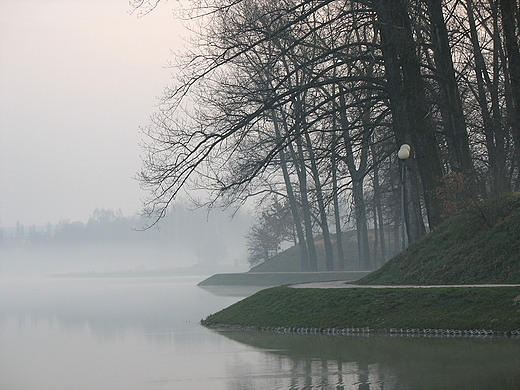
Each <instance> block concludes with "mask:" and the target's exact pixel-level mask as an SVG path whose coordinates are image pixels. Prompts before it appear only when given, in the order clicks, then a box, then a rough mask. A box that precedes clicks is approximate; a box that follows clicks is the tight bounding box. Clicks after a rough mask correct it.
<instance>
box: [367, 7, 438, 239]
mask: <svg viewBox="0 0 520 390" xmlns="http://www.w3.org/2000/svg"><path fill="white" fill-rule="evenodd" d="M373 4H374V6H375V9H376V12H377V15H378V21H379V27H380V31H381V40H382V51H383V56H384V61H385V67H386V72H387V76H388V91H389V95H390V106H391V109H392V116H393V119H394V131H396V139H397V141H398V142H399V143H401V142H403V143H404V142H406V141H409V143H410V144H411V146H412V149H413V152H414V157H415V158H416V159H417V166H418V171H419V174H420V177H421V182H422V187H423V196H424V202H425V206H426V212H427V217H428V224H429V226H430V229H433V228H434V227H435V226H437V225H439V224H440V223H441V222H442V217H441V215H442V213H443V209H442V203H441V201H440V200H439V199H436V198H435V197H434V195H433V194H434V191H435V189H436V188H438V187H439V186H440V185H441V182H440V178H441V177H442V175H443V169H442V164H441V159H440V155H439V151H438V149H437V147H438V142H437V138H436V134H435V129H434V127H433V124H432V123H431V119H430V115H429V106H428V103H427V99H426V96H425V91H426V89H427V88H426V85H425V82H424V80H423V78H422V75H421V69H420V63H419V60H418V58H417V53H416V51H415V42H414V40H413V33H412V29H411V21H410V18H409V15H408V2H407V1H405V0H375V1H374V2H373Z"/></svg>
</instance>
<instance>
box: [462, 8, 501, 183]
mask: <svg viewBox="0 0 520 390" xmlns="http://www.w3.org/2000/svg"><path fill="white" fill-rule="evenodd" d="M466 12H467V16H468V24H469V29H470V40H471V45H472V49H473V55H474V57H475V78H476V81H477V90H476V99H477V101H478V104H479V107H480V112H481V115H482V125H483V130H484V136H485V140H486V149H487V153H488V163H489V167H490V181H491V182H490V188H491V190H492V191H493V192H495V193H502V192H504V191H505V188H506V186H507V174H506V158H507V156H506V153H505V150H500V143H498V144H497V143H496V141H495V140H496V138H497V137H496V132H497V130H498V129H497V128H496V126H497V125H498V126H499V127H500V128H501V125H500V115H499V118H498V123H497V120H496V119H495V120H493V116H492V114H491V111H490V109H489V105H488V95H489V96H491V101H492V102H493V103H492V105H493V106H494V107H496V105H497V103H496V102H497V101H498V93H499V91H498V89H497V88H495V85H496V83H495V82H493V81H492V80H491V77H490V75H489V72H488V69H487V67H486V62H485V60H484V56H483V54H482V50H481V47H480V43H479V39H478V33H477V26H476V22H475V14H474V10H473V0H467V1H466ZM496 114H497V113H496V110H493V115H496ZM500 131H501V130H500Z"/></svg>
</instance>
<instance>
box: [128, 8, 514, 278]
mask: <svg viewBox="0 0 520 390" xmlns="http://www.w3.org/2000/svg"><path fill="white" fill-rule="evenodd" d="M158 2H159V1H157V0H156V1H145V0H140V1H135V2H134V6H135V7H136V8H137V9H139V10H142V11H145V12H146V11H147V10H150V9H151V8H153V7H155V6H156V5H157V3H158ZM190 4H191V5H192V6H191V8H190V9H184V10H180V11H179V12H181V13H180V15H181V16H182V17H185V19H186V20H187V21H188V22H189V23H191V27H192V29H193V31H194V33H193V34H194V35H193V45H192V47H191V49H190V50H189V51H187V52H186V53H185V55H184V56H181V57H179V58H178V65H177V70H178V71H177V73H176V75H177V80H176V82H175V83H174V85H173V86H171V87H169V88H168V89H167V90H166V92H165V94H164V96H163V99H162V101H161V105H160V107H159V110H158V112H157V113H156V114H155V115H154V116H153V118H152V121H151V124H150V125H149V126H147V128H146V129H145V132H146V133H147V134H148V141H147V143H146V145H145V147H144V150H145V155H144V160H143V168H142V172H141V174H140V180H141V183H142V184H143V186H144V187H145V188H147V189H148V190H149V191H150V197H149V198H148V199H147V201H146V203H145V208H146V211H147V212H148V213H149V214H150V215H152V216H154V217H155V218H158V219H160V218H162V217H163V216H164V215H165V211H166V210H167V209H168V206H169V204H170V203H171V202H172V201H173V200H174V199H175V198H176V197H177V195H178V193H179V191H180V190H181V189H183V188H186V187H187V188H191V189H204V190H205V191H208V192H209V194H210V197H209V201H208V202H209V204H210V205H213V204H216V203H217V202H218V204H220V205H224V206H226V205H233V204H242V203H245V202H247V201H249V202H250V201H251V199H253V200H254V202H256V203H255V204H256V207H257V210H258V214H259V215H260V216H261V217H260V218H259V223H258V225H257V226H256V228H255V229H256V233H255V234H256V235H257V238H258V237H259V236H260V235H261V234H264V233H265V234H268V230H269V229H275V227H273V226H269V223H270V222H269V221H270V220H271V221H272V220H273V218H271V217H270V216H269V213H270V212H271V211H272V207H273V205H276V204H278V205H281V204H283V205H284V208H285V210H286V211H284V212H285V213H290V215H291V221H292V222H291V223H292V226H293V230H294V236H295V237H296V241H297V242H298V244H299V246H300V250H301V268H302V270H316V269H318V265H317V261H318V259H317V256H316V248H315V241H314V237H315V236H316V235H318V234H319V235H320V236H321V237H322V238H323V245H324V247H325V253H326V255H325V260H324V261H325V266H326V269H327V270H333V269H335V268H339V269H341V268H344V267H345V263H344V254H343V253H344V252H343V248H342V247H341V245H342V240H341V239H340V238H341V234H342V232H343V231H344V229H345V228H349V227H355V229H356V231H357V245H358V251H359V254H360V264H359V266H360V267H362V268H366V269H371V268H375V267H377V266H378V265H379V264H380V263H381V262H384V261H385V260H387V259H388V257H389V256H390V255H391V254H392V252H395V250H398V249H399V247H398V245H397V244H398V243H399V236H398V234H399V231H398V230H399V227H400V226H401V225H402V224H403V222H405V224H404V225H405V226H406V239H407V241H408V242H412V241H414V240H417V239H418V238H420V237H421V236H423V235H424V234H425V233H426V232H427V231H429V230H431V229H434V228H435V227H436V226H437V225H439V224H440V223H441V222H442V221H443V220H444V219H445V218H446V217H448V216H449V215H451V214H453V213H455V212H457V211H458V210H460V209H461V208H463V207H466V206H467V205H468V204H469V203H471V202H475V201H478V200H480V199H482V198H486V197H489V196H493V195H497V194H501V193H504V192H507V191H511V190H518V189H519V187H520V176H519V168H520V164H519V162H520V153H519V151H520V38H519V37H520V30H519V29H520V10H519V3H518V0H445V1H441V0H303V1H299V0H233V1H229V0H206V1H203V2H200V1H192V2H190ZM147 7H148V8H147ZM183 12H184V13H183ZM403 144H408V145H410V146H411V156H410V158H408V159H406V160H399V159H398V157H397V151H398V150H399V148H400V146H401V145H403ZM401 189H403V192H401ZM273 199H275V201H274V202H275V203H273ZM269 210H271V211H269ZM266 213H267V214H266ZM403 215H404V221H403V217H402V216H403ZM389 235H392V236H393V240H390V238H389ZM334 237H335V238H336V239H334ZM250 238H251V239H253V238H254V237H250ZM269 245H271V246H269ZM269 245H267V246H266V247H265V248H264V249H263V254H261V253H257V254H256V255H255V256H257V257H261V256H264V258H267V257H269V253H270V252H273V251H275V249H274V248H275V247H276V246H277V245H278V243H277V242H276V240H275V241H273V242H271V243H270V244H269ZM333 245H336V246H337V248H336V250H335V251H333ZM334 252H336V253H337V255H336V257H334V255H333V253H334Z"/></svg>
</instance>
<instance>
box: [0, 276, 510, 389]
mask: <svg viewBox="0 0 520 390" xmlns="http://www.w3.org/2000/svg"><path fill="white" fill-rule="evenodd" d="M202 279H203V278H201V277H198V278H197V277H174V278H166V277H165V278H93V279H82V278H40V279H35V278H33V279H23V278H7V277H5V276H4V277H2V278H1V279H0V282H1V284H0V389H1V390H18V389H23V390H36V389H38V390H39V389H41V390H47V389H49V390H50V389H52V390H61V389H66V390H75V389H78V390H90V389H96V390H99V389H105V390H110V389H126V390H128V389H136V390H137V389H143V390H147V389H188V390H192V389H193V390H199V389H200V390H203V389H204V390H239V389H240V390H262V389H270V390H272V389H283V390H297V389H298V390H299V389H301V390H303V389H309V390H310V389H335V390H339V389H342V390H350V389H358V390H361V389H363V390H368V389H381V390H383V389H386V390H389V389H432V390H433V389H435V390H439V389H459V390H460V389H472V390H475V389H515V390H516V389H520V340H518V339H511V338H433V337H432V338H425V337H420V338H412V337H385V336H376V335H371V336H369V337H362V336H324V335H321V336H318V335H296V334H276V333H262V332H254V331H216V330H210V329H206V328H204V327H202V326H200V325H199V321H200V319H202V318H204V317H206V316H207V315H209V314H211V313H214V312H216V311H218V310H220V309H222V308H224V307H226V306H229V305H231V304H232V303H234V302H236V301H238V300H240V299H242V298H244V297H246V296H248V295H250V294H252V293H254V292H255V290H254V289H251V288H250V289H240V288H235V289H232V290H229V289H214V290H204V289H202V288H199V287H197V286H196V284H197V282H199V281H200V280H202Z"/></svg>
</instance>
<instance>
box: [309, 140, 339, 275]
mask: <svg viewBox="0 0 520 390" xmlns="http://www.w3.org/2000/svg"><path fill="white" fill-rule="evenodd" d="M305 140H306V143H307V154H308V156H309V160H310V163H311V173H312V178H313V180H314V186H315V190H316V201H317V203H318V211H319V213H320V226H321V232H322V235H323V244H324V246H325V269H326V270H327V271H333V270H334V257H333V253H332V241H331V239H330V232H329V222H328V221H327V210H326V208H325V201H324V199H323V191H322V186H321V180H320V172H319V170H318V165H317V162H316V155H315V153H314V150H313V149H312V141H311V137H310V135H309V133H308V132H307V131H306V132H305Z"/></svg>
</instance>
